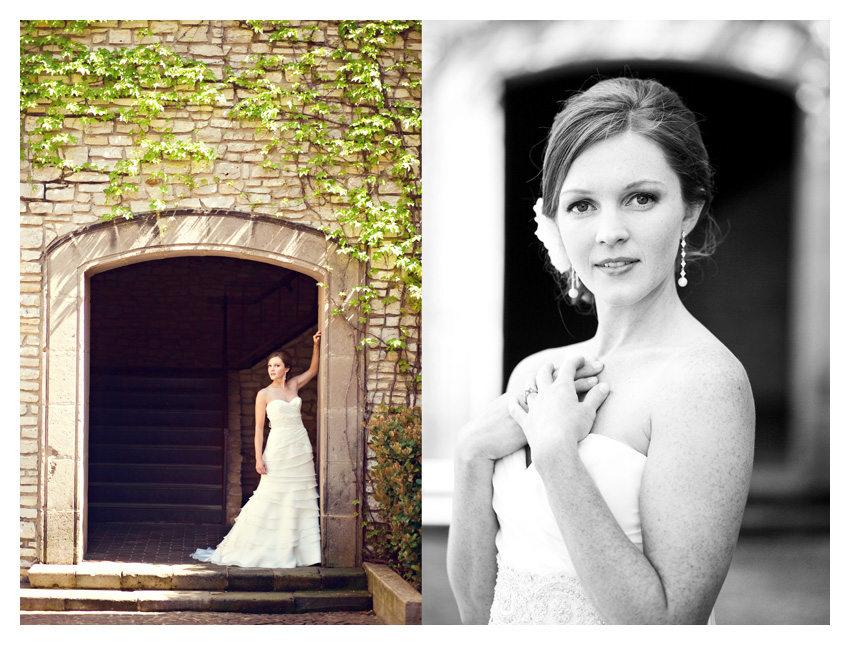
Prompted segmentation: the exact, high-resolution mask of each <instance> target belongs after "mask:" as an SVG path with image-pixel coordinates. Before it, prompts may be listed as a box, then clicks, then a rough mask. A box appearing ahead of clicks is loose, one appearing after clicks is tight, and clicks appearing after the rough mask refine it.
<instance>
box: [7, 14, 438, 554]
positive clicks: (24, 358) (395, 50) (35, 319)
mask: <svg viewBox="0 0 850 645" xmlns="http://www.w3.org/2000/svg"><path fill="white" fill-rule="evenodd" d="M300 24H301V22H299V21H292V26H295V27H297V26H299V25H300ZM311 24H316V25H318V27H319V29H318V31H316V32H314V33H313V38H312V40H313V42H315V43H319V44H320V43H322V42H326V41H327V40H328V39H333V38H335V37H336V35H337V25H336V23H334V22H330V21H320V22H317V23H315V22H311ZM47 31H49V30H44V31H43V33H47ZM72 40H74V41H75V42H80V43H83V44H85V45H86V46H88V47H90V48H118V47H133V46H137V45H142V44H147V43H162V44H165V45H167V46H168V47H170V48H171V49H172V50H173V51H174V52H176V53H178V54H180V55H182V56H185V57H187V58H191V59H193V60H195V61H202V62H203V63H205V64H206V65H207V66H208V67H209V68H210V69H211V70H212V71H213V74H214V75H215V77H216V78H219V79H220V78H222V77H223V75H224V73H225V71H224V70H225V67H230V68H233V69H236V70H237V71H238V70H239V69H243V68H244V67H245V66H247V65H249V64H250V63H249V61H248V57H249V56H250V55H251V54H256V53H272V54H280V55H284V56H286V55H295V53H296V51H297V50H296V49H295V48H293V46H292V45H291V44H289V43H287V42H274V43H273V42H269V39H268V36H267V35H264V34H257V33H255V32H254V31H253V30H252V29H250V28H249V27H248V25H247V24H246V23H245V22H244V21H169V20H164V21H156V20H141V21H114V20H113V21H104V22H99V23H96V24H95V25H93V26H91V27H89V28H87V29H86V30H85V31H84V32H83V33H82V34H79V35H74V36H72ZM405 50H409V51H413V52H415V53H417V55H419V52H421V32H420V31H417V30H412V31H409V32H406V34H405V36H404V38H401V37H400V38H398V39H397V41H396V42H395V43H393V44H392V45H391V47H390V49H389V54H390V55H391V56H393V57H398V58H399V59H401V58H402V57H403V56H406V54H405V53H404V52H405ZM298 51H300V50H298ZM339 64H340V63H339V62H338V61H333V62H331V63H328V65H327V69H326V70H325V71H327V72H331V71H333V68H334V67H335V66H336V65H339ZM269 78H270V79H271V80H273V81H275V82H279V83H281V84H282V85H284V86H285V85H286V84H287V83H289V82H291V80H292V79H290V78H288V76H287V75H285V74H281V73H274V72H273V73H271V74H269ZM394 92H395V98H403V99H406V100H414V101H418V100H419V96H418V95H415V96H414V95H411V93H410V92H409V91H408V90H406V89H404V88H398V89H397V90H394ZM223 96H224V103H221V104H217V105H189V106H187V107H185V108H180V109H175V108H173V107H168V104H166V108H165V110H164V111H163V113H162V114H161V115H159V116H158V117H157V118H156V119H154V120H153V122H152V123H151V127H152V128H154V129H159V130H164V129H165V128H168V129H169V130H170V131H171V133H172V134H173V135H174V136H175V137H176V138H177V139H180V140H185V141H193V142H197V143H203V144H205V145H208V146H210V147H212V148H213V149H214V151H215V155H216V159H215V160H214V161H213V162H211V163H208V164H204V163H200V162H192V161H168V162H164V163H162V164H158V165H156V167H150V168H143V172H142V174H141V175H140V176H138V177H131V178H128V180H127V181H128V182H129V183H134V184H135V185H136V186H137V188H138V192H136V193H128V194H127V195H126V196H125V198H124V201H123V205H124V206H126V207H128V208H129V209H130V210H131V211H132V212H133V213H134V214H136V215H143V214H145V213H149V212H151V210H152V208H151V202H152V200H163V201H164V202H165V204H166V208H167V209H182V210H192V211H196V212H201V213H213V212H215V211H216V210H219V211H220V210H223V209H224V210H227V211H230V212H234V213H244V214H255V215H264V216H270V217H276V218H284V219H286V220H287V221H292V222H294V223H296V224H297V225H303V226H305V227H308V228H311V229H316V230H317V229H319V228H320V227H321V226H322V224H326V223H330V222H333V220H334V218H335V215H334V212H335V209H337V208H339V206H341V205H344V204H330V203H324V204H310V203H308V205H304V204H295V203H290V204H289V205H288V206H287V207H286V208H285V209H282V208H281V207H280V202H281V200H283V199H285V198H290V199H293V198H300V197H303V196H304V185H303V184H302V180H301V178H300V177H298V175H297V173H296V171H295V170H294V168H290V169H286V168H285V165H286V164H281V165H282V166H284V167H282V168H280V169H275V168H264V167H262V166H261V163H262V162H263V161H266V160H267V159H268V158H269V157H268V155H266V154H265V153H264V152H263V146H264V145H265V144H267V143H268V141H269V139H268V137H267V135H265V134H264V133H263V132H260V131H258V130H257V125H258V124H257V123H253V122H245V121H241V122H240V121H237V120H235V119H234V118H232V117H231V115H230V110H231V109H232V108H233V106H234V105H235V103H236V101H237V100H238V99H239V98H241V96H242V95H241V90H234V89H233V88H226V89H224V91H223ZM122 101H123V102H124V103H123V104H127V103H126V102H127V100H126V99H117V100H116V102H117V103H119V104H122V103H121V102H122ZM346 109H348V110H349V111H350V110H351V109H353V108H351V107H348V108H346ZM46 111H47V105H46V104H45V103H40V104H38V105H36V106H34V107H32V108H30V109H28V111H27V113H26V114H25V115H22V117H21V119H22V126H23V128H24V130H25V131H31V130H32V129H33V128H34V127H35V123H36V119H37V118H38V117H39V116H41V115H43V114H45V113H46ZM62 127H63V130H62V132H63V133H66V134H67V135H69V136H73V137H75V138H76V142H75V143H71V144H69V145H67V146H65V147H64V148H62V149H60V151H59V154H60V156H61V157H63V158H65V159H68V160H72V161H73V162H75V163H85V162H91V163H96V164H98V165H100V166H102V167H103V168H104V169H105V170H107V171H108V170H109V169H111V168H114V167H115V165H116V164H117V163H118V162H119V161H120V160H126V159H132V158H135V157H137V156H138V154H139V150H138V147H137V145H136V143H135V141H134V139H133V136H132V134H131V132H132V130H133V128H134V127H135V126H132V125H130V124H127V123H124V122H122V121H121V120H120V119H114V120H108V121H99V122H93V123H88V124H84V123H82V121H81V120H80V119H79V118H76V117H72V116H68V117H66V118H65V119H64V122H63V126H62ZM149 138H152V137H149ZM402 139H403V145H404V146H405V147H409V148H410V149H411V150H413V151H415V154H416V156H417V157H421V141H420V137H419V134H418V133H413V132H410V133H404V136H403V137H402ZM151 172H167V173H179V172H187V173H190V174H191V175H192V178H193V180H194V181H195V182H197V183H196V185H195V186H194V187H192V186H188V185H176V186H171V187H170V188H169V193H168V194H166V195H163V193H162V191H161V186H160V184H159V183H158V182H157V180H156V179H154V178H152V177H151V176H150V173H151ZM108 180H109V178H108V175H107V174H106V173H105V172H92V171H85V172H74V173H67V172H63V171H61V170H59V169H57V168H55V167H51V166H45V167H41V168H38V167H35V166H33V165H32V164H31V163H30V161H29V159H25V160H23V161H22V162H21V166H20V246H21V257H20V377H21V378H20V382H21V392H20V401H21V411H20V412H21V414H20V417H21V422H20V423H21V426H20V427H21V434H20V451H21V465H20V468H21V480H20V481H21V484H20V486H21V488H20V493H21V508H20V519H21V528H20V548H21V552H20V553H21V567H28V566H30V565H31V564H33V563H34V562H36V561H37V559H38V557H39V556H38V553H39V540H40V537H39V531H40V529H39V516H40V515H39V513H40V511H39V509H40V505H41V504H43V500H40V499H39V492H38V491H39V467H40V466H39V463H40V451H41V450H43V449H44V448H43V437H42V436H41V435H40V432H41V428H43V424H44V414H45V410H44V405H43V402H44V393H43V391H42V390H43V379H44V373H43V369H44V365H43V358H42V357H43V355H44V352H45V351H46V342H47V340H46V339H45V338H44V337H43V331H42V329H43V324H44V320H45V307H46V303H45V302H44V297H43V293H44V290H45V287H46V283H47V280H48V279H49V277H48V276H45V275H44V273H43V269H44V266H45V262H44V258H45V254H46V251H47V249H48V247H49V246H50V245H51V243H53V242H55V241H56V240H58V239H59V238H63V237H65V236H68V235H71V234H76V233H78V232H81V231H84V230H85V229H86V227H89V226H92V225H95V224H96V223H98V222H100V221H101V219H102V218H103V216H104V215H106V214H107V213H109V212H110V210H111V207H112V204H110V203H107V197H106V194H105V193H104V189H105V188H106V186H107V185H108ZM349 180H350V181H352V182H360V181H362V180H363V177H360V176H357V174H356V173H352V174H350V175H349ZM399 194H400V189H399V187H398V186H397V185H394V184H393V183H392V182H391V181H389V182H387V183H386V184H385V185H383V186H381V188H380V191H379V196H380V198H381V199H384V200H386V201H389V202H391V203H392V202H393V201H394V200H396V199H397V198H398V196H399ZM172 221H173V219H172V218H171V217H170V216H169V214H168V212H167V211H165V212H164V214H162V215H160V216H158V219H157V222H158V226H159V229H160V231H161V233H162V234H165V232H166V231H167V230H168V228H169V226H171V222H172ZM186 248H187V252H188V253H191V243H189V244H187V247H186ZM104 252H105V253H106V252H108V249H105V250H104ZM359 270H360V269H359V268H357V267H356V266H355V265H354V263H353V261H352V268H351V271H352V272H356V271H359ZM385 277H386V276H377V278H376V281H375V284H376V286H378V287H379V288H380V289H381V290H382V295H385V296H389V295H393V294H394V293H396V292H395V291H394V289H395V288H394V287H393V286H392V285H391V284H390V283H389V282H388V281H387V280H386V279H385ZM401 326H405V327H407V328H408V330H409V336H410V338H411V339H412V340H413V343H414V345H416V344H418V342H419V337H420V331H419V317H412V316H403V315H401V310H400V308H399V306H398V303H395V304H391V305H387V306H384V305H382V304H381V303H380V302H375V303H374V309H373V312H372V313H371V314H370V316H369V319H368V321H367V323H366V325H365V328H364V329H361V330H352V339H353V340H354V341H355V342H356V341H358V340H359V339H361V338H362V337H363V336H364V335H374V336H376V337H379V338H389V337H398V336H400V335H401V331H400V327H401ZM297 360H299V361H300V360H301V359H300V358H299V359H297ZM395 360H397V358H396V357H394V356H393V355H392V353H390V354H388V353H387V352H385V351H383V350H381V349H379V348H367V349H366V350H364V355H363V364H364V366H365V382H363V383H358V385H359V386H360V390H361V392H362V397H363V401H364V402H365V407H364V410H365V413H366V416H368V410H369V409H371V407H372V406H373V405H377V404H380V403H382V402H383V403H388V404H396V405H398V404H405V403H408V402H410V399H409V397H408V396H407V394H406V388H405V387H404V386H403V384H402V386H401V387H400V386H399V380H398V378H397V377H395V376H394V369H393V366H392V363H393V362H394V361H395ZM308 362H309V361H308ZM236 382H237V381H236V379H235V377H232V380H231V397H233V398H234V402H235V396H236V395H235V393H234V392H233V390H234V389H235V383H236ZM254 385H255V384H254V382H253V381H251V379H246V380H245V381H243V375H240V376H239V378H238V387H239V388H240V391H241V389H245V388H247V389H252V388H254ZM255 393H256V389H254V394H255ZM240 397H241V394H240ZM240 400H241V399H240ZM414 403H418V400H415V401H414ZM235 416H236V415H232V416H231V420H230V424H231V429H232V430H233V429H235V427H234V426H235V425H236V418H235ZM362 421H363V419H360V420H357V422H356V424H355V425H357V426H358V428H360V426H361V424H362ZM242 423H243V421H242V418H241V415H240V419H239V424H238V425H239V430H240V434H241V432H242V430H243V427H242ZM349 425H351V424H349ZM251 426H252V427H253V420H252V421H251ZM308 427H309V426H308Z"/></svg>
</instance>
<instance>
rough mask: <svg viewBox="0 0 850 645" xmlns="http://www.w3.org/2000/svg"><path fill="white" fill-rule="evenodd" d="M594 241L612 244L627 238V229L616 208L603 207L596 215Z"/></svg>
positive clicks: (621, 215)
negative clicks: (597, 215)
mask: <svg viewBox="0 0 850 645" xmlns="http://www.w3.org/2000/svg"><path fill="white" fill-rule="evenodd" d="M596 221H597V223H598V224H597V229H596V241H597V242H599V243H600V244H607V245H608V246H614V245H615V244H617V243H619V242H625V241H626V240H627V239H629V231H628V228H627V227H626V223H625V221H624V219H623V214H622V213H621V212H620V211H619V209H618V208H615V207H608V208H604V209H603V210H602V211H601V212H600V213H599V217H597V220H596Z"/></svg>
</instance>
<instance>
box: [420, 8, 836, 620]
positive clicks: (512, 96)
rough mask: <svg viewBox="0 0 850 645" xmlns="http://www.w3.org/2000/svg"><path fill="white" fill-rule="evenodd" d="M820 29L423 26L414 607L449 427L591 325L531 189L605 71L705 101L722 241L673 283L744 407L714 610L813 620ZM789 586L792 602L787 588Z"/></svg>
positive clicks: (822, 199)
mask: <svg viewBox="0 0 850 645" xmlns="http://www.w3.org/2000/svg"><path fill="white" fill-rule="evenodd" d="M828 33H829V32H828V23H824V22H817V21H654V22H631V21H602V22H596V21H561V22H542V21H521V22H504V21H499V22H426V23H425V25H424V28H423V34H424V52H423V62H424V64H425V77H424V83H425V88H426V91H425V93H424V100H423V114H424V118H425V124H426V126H425V129H424V133H425V134H424V140H423V145H424V159H425V166H424V182H423V185H424V186H425V195H424V203H425V208H426V216H425V218H424V239H425V254H426V259H425V271H426V275H425V282H424V284H425V285H426V299H427V307H426V311H425V324H424V330H425V331H424V333H425V336H426V337H425V343H426V346H427V348H428V349H427V351H426V352H425V371H424V374H425V375H426V376H425V387H424V401H425V409H424V456H425V479H424V483H425V491H424V504H423V521H424V523H425V525H426V529H425V533H426V540H425V554H424V557H425V562H424V567H425V568H424V580H425V587H424V595H425V603H426V605H425V606H426V609H425V620H426V622H449V621H450V619H451V615H450V613H446V614H439V615H438V614H436V613H433V614H431V616H430V617H429V607H431V606H434V605H432V603H431V602H430V601H431V598H432V597H433V596H435V595H436V596H444V595H446V594H445V593H444V592H445V590H444V589H443V588H442V587H441V586H440V585H442V584H443V582H442V581H441V580H442V578H441V576H444V575H445V573H444V571H445V563H444V561H441V559H442V558H444V555H443V554H442V551H440V549H441V548H443V547H442V546H441V544H442V542H441V541H442V540H444V535H445V527H446V526H447V524H448V519H449V517H450V501H451V500H450V496H451V489H452V483H451V456H452V449H453V445H454V436H455V433H456V432H457V430H458V429H459V428H460V426H462V425H463V423H464V422H465V421H466V420H467V419H469V418H470V417H471V416H473V415H474V414H476V413H477V412H478V411H479V410H480V409H481V407H482V406H483V405H485V404H486V403H487V402H489V401H490V400H492V399H493V398H495V397H496V396H498V395H499V394H500V393H501V392H502V391H503V389H504V385H505V383H506V382H507V378H508V376H509V375H510V372H511V370H512V369H513V367H514V366H515V365H516V363H517V362H519V360H521V359H522V358H523V357H525V356H527V355H528V354H530V353H532V352H534V351H537V350H539V349H543V348H545V347H552V346H556V345H563V344H567V343H570V342H574V341H578V340H583V339H584V338H587V337H589V336H590V335H592V333H593V331H594V329H595V321H594V320H593V318H592V317H587V316H581V315H578V314H576V313H575V312H573V311H572V309H571V308H570V307H568V306H566V305H563V304H559V303H558V302H557V300H556V298H555V287H554V283H553V281H552V279H551V278H550V277H549V275H548V274H547V273H546V272H545V270H544V269H543V266H542V263H541V261H540V247H539V245H538V243H537V241H536V239H535V238H534V235H533V231H534V224H533V222H532V219H533V212H532V206H533V204H534V202H535V200H536V199H537V197H539V195H540V187H539V170H540V167H541V165H542V156H543V149H544V142H545V137H546V134H547V131H548V128H549V126H550V125H551V123H552V119H553V117H554V115H555V113H556V112H557V111H558V109H559V104H560V102H561V101H563V100H565V99H566V98H568V96H569V95H570V93H571V92H573V91H575V90H578V89H581V88H584V87H587V86H589V85H592V84H593V83H594V82H595V80H596V79H599V78H606V77H611V76H620V75H629V76H634V77H638V78H655V79H656V80H659V81H660V82H662V83H664V84H667V85H669V86H670V87H672V88H673V89H674V90H676V91H677V92H678V93H679V94H680V95H681V96H682V98H683V99H684V101H685V103H686V104H687V105H688V106H689V107H690V108H691V109H692V110H693V111H694V112H696V113H697V114H698V116H700V117H701V119H702V123H701V127H702V129H703V135H704V138H705V141H706V145H707V147H708V151H709V155H710V157H711V160H712V164H713V165H714V167H715V168H716V171H717V174H716V181H717V189H718V196H717V199H716V201H715V204H714V209H713V211H714V214H715V217H716V218H717V219H718V221H719V223H720V226H721V229H722V231H723V232H724V233H725V234H726V237H725V240H724V242H723V243H722V244H721V246H720V247H719V249H718V251H717V253H716V254H715V256H714V258H713V260H712V261H710V262H708V263H707V264H705V265H704V266H703V268H702V270H701V271H697V272H696V273H695V275H694V279H693V280H690V283H689V286H688V288H687V289H686V290H684V291H683V300H684V302H685V305H686V306H687V307H688V308H689V309H690V310H691V311H692V312H693V313H694V314H695V315H696V316H697V318H699V319H700V320H701V321H702V322H703V323H704V324H706V326H707V327H708V328H709V329H711V330H712V332H713V333H714V334H715V335H717V336H718V337H719V338H720V339H721V340H722V341H723V342H724V343H725V344H726V345H727V346H728V347H729V348H730V349H731V350H732V351H733V352H734V353H735V354H736V355H737V356H738V357H739V358H740V360H741V361H742V363H743V364H744V366H745V367H746V369H747V371H748V374H749V376H750V379H751V382H752V385H753V391H754V395H755V398H756V409H757V429H756V432H757V445H756V463H755V467H754V474H753V484H752V489H751V495H750V500H749V503H748V507H747V512H746V515H745V519H744V527H743V531H742V541H741V547H740V549H739V555H736V561H735V562H734V563H733V570H732V572H730V576H729V579H728V580H727V584H726V586H725V587H724V591H723V592H722V593H721V599H720V600H721V601H723V602H727V603H728V605H729V607H723V606H720V609H726V610H727V611H725V616H726V617H727V619H726V620H724V618H723V616H724V612H722V611H721V612H720V613H719V618H718V620H719V622H738V623H739V624H740V623H742V622H745V623H749V624H759V623H765V622H776V621H779V622H792V623H793V622H797V623H801V622H828V615H829V613H828V611H829V610H828V586H829V585H828V526H829V525H828V521H829V318H828V316H829V198H828V195H829V148H828V142H829V37H828ZM689 278H690V276H689ZM532 330H533V331H532ZM771 536H772V537H771ZM747 540H749V541H747ZM765 540H767V541H766V542H765ZM750 547H752V548H751V550H749V551H748V549H750ZM777 549H778V550H777ZM802 550H805V552H806V554H807V556H806V558H802V557H801V556H800V553H798V551H802ZM747 553H750V554H751V555H753V556H754V555H756V554H765V553H771V554H772V555H771V557H770V558H768V559H767V560H765V561H764V562H756V561H755V560H752V559H751V560H746V558H747V557H748V556H747ZM742 558H744V559H743V560H742ZM812 558H814V560H813V559H812ZM736 567H737V568H736ZM748 567H749V569H748ZM760 567H761V568H760ZM763 569H764V571H763ZM747 571H750V575H755V574H756V573H755V572H760V573H766V574H769V575H772V576H773V577H768V578H766V579H762V582H761V583H760V586H761V588H760V589H759V590H758V591H756V590H754V589H751V588H750V585H749V583H748V578H746V576H744V577H739V576H738V575H737V574H738V573H741V574H742V575H743V574H744V573H746V572H747ZM429 580H430V581H431V582H433V586H429ZM764 580H770V581H771V582H770V583H769V584H767V585H765V584H764ZM792 580H793V581H794V582H795V584H791V585H789V584H786V583H785V582H784V581H792ZM765 586H766V587H767V588H765ZM432 589H433V593H429V592H431V590H432ZM795 589H796V590H799V592H800V594H801V596H805V599H803V600H801V599H800V598H796V597H794V598H792V597H791V596H787V594H788V593H792V592H794V590H795ZM783 593H784V594H785V596H783V595H782V594H783ZM776 594H779V596H777V595H776ZM448 596H449V597H450V593H449V594H448ZM786 596H787V597H786ZM738 600H746V602H744V605H742V606H741V607H740V608H739V609H735V610H731V607H732V605H733V604H735V603H737V601H738ZM721 601H719V605H722V603H721ZM733 601H734V602H733ZM800 602H802V605H801V604H800ZM747 603H749V604H747ZM769 605H770V606H772V609H771V608H770V607H769ZM791 605H795V606H796V607H797V608H796V609H795V610H793V611H792V610H790V609H789V607H790V606H791ZM735 606H736V607H737V606H738V605H735ZM449 609H450V608H449ZM434 611H435V612H436V609H435V610H434ZM771 612H775V613H771Z"/></svg>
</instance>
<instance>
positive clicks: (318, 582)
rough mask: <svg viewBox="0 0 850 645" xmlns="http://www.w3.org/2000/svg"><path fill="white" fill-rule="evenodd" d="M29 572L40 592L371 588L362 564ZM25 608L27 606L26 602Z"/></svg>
mask: <svg viewBox="0 0 850 645" xmlns="http://www.w3.org/2000/svg"><path fill="white" fill-rule="evenodd" d="M27 575H28V578H29V584H30V587H31V588H32V589H31V591H39V592H41V591H47V590H52V589H58V590H68V591H74V590H78V591H82V590H102V591H106V590H108V591H122V590H123V591H135V590H142V591H154V590H156V591H208V592H212V591H227V592H237V591H240V592H241V591H249V592H278V593H292V592H302V591H303V592H306V591H310V592H319V591H322V592H324V591H365V590H366V589H367V579H366V573H365V572H364V571H363V569H359V568H328V567H296V568H293V569H271V568H250V567H235V566H219V565H215V564H207V563H200V562H199V563H198V564H144V563H135V562H83V563H82V564H36V565H33V566H32V567H30V569H29V571H28V572H27ZM122 598H124V597H123V596H122ZM22 602H23V601H22ZM125 602H127V601H126V600H125ZM21 608H22V609H23V605H22V606H21ZM315 611H318V610H315Z"/></svg>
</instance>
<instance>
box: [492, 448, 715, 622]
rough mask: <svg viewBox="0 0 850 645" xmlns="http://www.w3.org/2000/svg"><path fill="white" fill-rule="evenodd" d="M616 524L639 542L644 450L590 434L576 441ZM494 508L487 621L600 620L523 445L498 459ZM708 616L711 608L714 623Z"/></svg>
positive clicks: (581, 455)
mask: <svg viewBox="0 0 850 645" xmlns="http://www.w3.org/2000/svg"><path fill="white" fill-rule="evenodd" d="M578 450H579V457H580V458H581V461H582V463H583V464H584V465H585V467H586V468H587V471H588V473H589V474H590V477H591V478H592V479H593V481H594V483H595V484H596V486H597V488H598V489H599V492H600V493H601V494H602V497H603V498H604V499H605V503H606V504H607V505H608V507H609V508H610V509H611V513H612V514H613V515H614V517H615V518H616V520H617V523H618V524H619V525H620V528H621V529H622V530H623V532H624V533H625V534H626V536H627V537H628V538H629V540H631V541H632V543H633V544H635V545H636V546H637V547H639V548H641V549H642V548H643V541H642V533H641V521H640V504H639V498H640V485H641V478H642V477H643V469H644V465H645V463H646V456H645V455H643V454H642V453H640V452H638V451H637V450H634V449H633V448H631V447H630V446H627V445H626V444H624V443H622V442H620V441H617V440H615V439H611V438H609V437H606V436H603V435H597V434H589V435H588V436H587V437H585V438H584V439H583V440H582V441H581V442H580V443H579V446H578ZM493 509H494V510H495V512H496V516H497V518H498V520H499V530H498V532H497V533H496V548H497V551H498V556H497V557H498V572H497V579H496V588H495V594H494V600H493V605H492V607H491V611H490V624H544V625H553V624H601V623H602V620H601V619H600V617H599V615H598V614H597V613H596V610H595V609H594V607H593V605H592V604H591V602H590V599H589V598H588V597H587V594H586V593H585V591H584V588H583V587H582V585H581V582H580V581H579V579H578V577H577V575H576V570H575V567H574V565H573V562H572V560H571V559H570V554H569V552H568V550H567V546H566V544H565V543H564V540H563V537H562V536H561V532H560V530H559V529H558V524H557V522H556V520H555V516H554V514H553V513H552V509H551V508H550V507H549V502H548V499H547V495H546V490H545V488H544V485H543V480H542V479H541V478H540V475H539V473H538V472H537V470H536V468H535V467H534V464H533V463H532V464H531V465H530V466H528V467H526V460H525V449H522V450H518V451H517V452H515V453H513V454H510V455H508V456H507V457H504V458H503V459H500V460H498V461H497V462H496V466H495V470H494V473H493ZM711 622H713V614H712V621H711Z"/></svg>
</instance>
